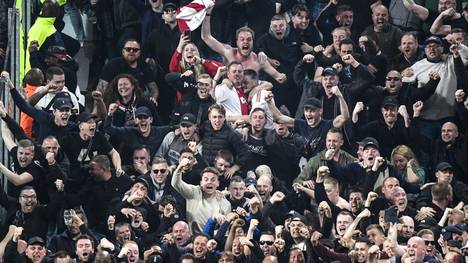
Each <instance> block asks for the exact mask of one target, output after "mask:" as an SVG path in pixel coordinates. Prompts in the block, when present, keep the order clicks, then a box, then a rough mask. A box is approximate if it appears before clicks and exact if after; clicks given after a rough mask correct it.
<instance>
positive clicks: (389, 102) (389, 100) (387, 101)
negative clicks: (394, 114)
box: [382, 96, 398, 107]
mask: <svg viewBox="0 0 468 263" xmlns="http://www.w3.org/2000/svg"><path fill="white" fill-rule="evenodd" d="M385 106H395V107H398V100H397V99H396V98H395V97H393V96H387V97H385V98H384V99H383V101H382V107H385Z"/></svg>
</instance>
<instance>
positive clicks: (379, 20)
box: [377, 19, 385, 26]
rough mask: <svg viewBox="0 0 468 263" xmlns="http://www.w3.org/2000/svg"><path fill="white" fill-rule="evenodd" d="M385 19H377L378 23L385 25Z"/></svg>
mask: <svg viewBox="0 0 468 263" xmlns="http://www.w3.org/2000/svg"><path fill="white" fill-rule="evenodd" d="M384 23H385V21H384V20H383V19H377V25H380V26H383V24H384Z"/></svg>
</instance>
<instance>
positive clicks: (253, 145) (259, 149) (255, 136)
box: [244, 108, 268, 171]
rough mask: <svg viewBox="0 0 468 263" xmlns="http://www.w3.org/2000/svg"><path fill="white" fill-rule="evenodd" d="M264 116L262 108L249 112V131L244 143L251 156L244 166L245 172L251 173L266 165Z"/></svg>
mask: <svg viewBox="0 0 468 263" xmlns="http://www.w3.org/2000/svg"><path fill="white" fill-rule="evenodd" d="M265 123H266V114H265V110H264V109H263V108H255V109H253V110H252V111H251V112H250V125H251V127H250V129H249V131H248V135H247V140H246V141H245V143H246V144H247V147H248V148H249V152H250V155H251V156H252V157H251V158H250V159H249V161H248V162H247V164H246V165H245V168H244V169H245V170H246V171H253V170H255V168H257V167H258V166H259V165H262V164H266V163H268V152H267V150H266V147H265V141H264V135H265Z"/></svg>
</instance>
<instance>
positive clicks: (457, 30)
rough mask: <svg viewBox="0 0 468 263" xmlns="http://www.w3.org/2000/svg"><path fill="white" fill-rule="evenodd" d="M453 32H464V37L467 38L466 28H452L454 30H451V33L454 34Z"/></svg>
mask: <svg viewBox="0 0 468 263" xmlns="http://www.w3.org/2000/svg"><path fill="white" fill-rule="evenodd" d="M453 33H462V34H463V37H464V38H466V32H465V30H463V29H461V28H458V27H456V28H452V30H450V34H453Z"/></svg>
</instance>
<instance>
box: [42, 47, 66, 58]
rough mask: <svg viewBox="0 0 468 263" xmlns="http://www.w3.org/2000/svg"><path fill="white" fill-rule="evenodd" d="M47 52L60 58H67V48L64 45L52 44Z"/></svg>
mask: <svg viewBox="0 0 468 263" xmlns="http://www.w3.org/2000/svg"><path fill="white" fill-rule="evenodd" d="M47 54H48V55H49V56H54V57H57V58H58V59H60V60H65V59H66V58H67V50H66V49H65V48H64V47H62V46H56V45H54V46H50V47H49V48H47Z"/></svg>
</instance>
